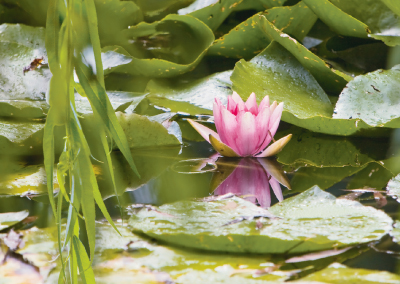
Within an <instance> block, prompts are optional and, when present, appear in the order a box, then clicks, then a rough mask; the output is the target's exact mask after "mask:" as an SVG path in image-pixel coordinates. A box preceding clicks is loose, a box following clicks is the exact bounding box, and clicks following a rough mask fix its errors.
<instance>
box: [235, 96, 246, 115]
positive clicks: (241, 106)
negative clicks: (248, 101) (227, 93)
mask: <svg viewBox="0 0 400 284" xmlns="http://www.w3.org/2000/svg"><path fill="white" fill-rule="evenodd" d="M232 99H233V100H234V101H235V102H236V103H237V112H239V111H243V110H244V108H245V104H244V102H243V100H242V98H241V97H240V96H239V95H238V93H236V92H233V94H232Z"/></svg>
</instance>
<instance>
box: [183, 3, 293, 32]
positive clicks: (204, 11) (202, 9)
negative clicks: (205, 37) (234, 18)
mask: <svg viewBox="0 0 400 284" xmlns="http://www.w3.org/2000/svg"><path fill="white" fill-rule="evenodd" d="M285 2H286V0H253V1H237V0H224V1H212V2H211V1H209V2H205V1H204V0H197V1H195V2H194V3H193V4H192V5H190V6H189V7H187V8H185V9H181V10H179V14H188V13H189V15H191V16H193V17H196V18H198V19H199V20H201V21H203V22H204V23H205V24H206V25H207V26H209V27H210V29H212V30H213V31H215V30H216V29H217V28H218V27H219V26H220V25H221V24H222V23H223V21H224V20H225V19H226V18H227V17H228V16H229V15H230V14H231V13H232V12H235V11H242V10H256V11H263V10H266V9H268V8H272V7H278V6H282V5H283V4H284V3H285Z"/></svg>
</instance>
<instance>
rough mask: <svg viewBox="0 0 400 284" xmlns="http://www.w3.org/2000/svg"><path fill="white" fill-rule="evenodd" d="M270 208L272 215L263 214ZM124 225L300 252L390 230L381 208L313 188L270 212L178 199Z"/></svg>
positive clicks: (191, 241)
mask: <svg viewBox="0 0 400 284" xmlns="http://www.w3.org/2000/svg"><path fill="white" fill-rule="evenodd" d="M271 213H272V214H274V215H275V216H277V217H276V218H273V217H272V218H268V217H267V216H271ZM260 216H264V218H263V219H258V218H257V217H260ZM349 216H352V217H351V218H349ZM255 219H258V220H255ZM257 223H258V225H257V227H258V228H259V230H257V229H256V224H257ZM355 223H357V226H356V227H355V226H354V224H355ZM129 224H130V226H131V228H132V230H133V231H135V232H141V233H144V234H146V235H148V236H150V237H153V238H155V239H158V240H162V241H165V242H168V243H170V244H174V245H179V246H185V247H191V248H199V249H205V250H212V251H229V252H247V253H249V252H250V253H284V252H286V253H301V252H308V251H317V250H323V249H328V248H332V247H343V246H348V245H352V244H359V243H366V242H370V241H373V240H378V239H380V238H381V237H382V236H384V235H385V234H386V233H387V232H389V231H390V229H391V224H392V219H391V218H390V217H389V216H387V215H386V214H385V213H383V212H382V211H379V210H376V209H374V208H371V207H364V206H362V205H361V204H360V203H358V202H355V201H349V200H341V199H336V198H335V197H334V196H332V195H330V194H329V193H326V192H324V191H322V190H320V189H319V188H318V187H313V188H311V189H309V190H307V191H305V192H303V193H301V194H299V195H297V196H295V197H292V198H289V199H286V200H284V201H283V202H281V203H279V204H276V205H274V206H272V207H271V208H270V210H269V211H267V210H262V209H261V208H260V207H256V206H255V205H253V204H251V203H249V202H247V201H244V200H242V199H239V198H232V199H225V200H219V201H210V202H204V201H180V202H176V203H173V204H166V205H163V206H160V207H159V208H158V209H157V210H155V211H147V210H141V211H140V212H139V213H138V214H137V215H134V216H132V217H131V219H130V222H129Z"/></svg>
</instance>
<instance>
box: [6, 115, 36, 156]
mask: <svg viewBox="0 0 400 284" xmlns="http://www.w3.org/2000/svg"><path fill="white" fill-rule="evenodd" d="M43 128H44V123H43V122H19V121H13V120H1V121H0V133H1V134H0V153H2V154H7V155H26V154H31V155H32V154H33V155H35V154H36V155H37V154H41V153H42V138H43Z"/></svg>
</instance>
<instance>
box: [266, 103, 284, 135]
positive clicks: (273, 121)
mask: <svg viewBox="0 0 400 284" xmlns="http://www.w3.org/2000/svg"><path fill="white" fill-rule="evenodd" d="M282 111H283V103H280V104H279V105H278V106H277V107H276V108H275V110H274V111H273V112H271V118H270V120H269V131H270V133H271V135H272V137H274V135H275V133H276V131H277V130H278V126H279V122H280V121H281V117H282Z"/></svg>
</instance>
